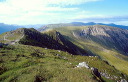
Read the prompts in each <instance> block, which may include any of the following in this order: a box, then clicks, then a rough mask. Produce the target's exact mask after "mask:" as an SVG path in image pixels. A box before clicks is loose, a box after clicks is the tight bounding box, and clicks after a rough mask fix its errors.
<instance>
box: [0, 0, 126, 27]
mask: <svg viewBox="0 0 128 82" xmlns="http://www.w3.org/2000/svg"><path fill="white" fill-rule="evenodd" d="M127 4H128V0H0V23H6V24H18V25H26V24H27V25H28V24H50V23H68V22H101V23H115V24H121V25H128V5H127Z"/></svg>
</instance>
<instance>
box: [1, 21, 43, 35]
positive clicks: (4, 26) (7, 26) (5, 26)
mask: <svg viewBox="0 0 128 82" xmlns="http://www.w3.org/2000/svg"><path fill="white" fill-rule="evenodd" d="M42 26H43V25H42V24H35V25H10V24H4V23H0V34H1V33H4V32H8V31H12V30H16V29H18V28H23V27H24V28H35V29H37V28H40V27H42Z"/></svg>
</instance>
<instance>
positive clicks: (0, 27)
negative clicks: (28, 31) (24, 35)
mask: <svg viewBox="0 0 128 82" xmlns="http://www.w3.org/2000/svg"><path fill="white" fill-rule="evenodd" d="M17 28H20V26H18V25H9V24H4V23H0V34H1V33H4V32H7V31H11V30H16V29H17Z"/></svg>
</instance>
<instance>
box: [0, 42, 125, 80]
mask: <svg viewBox="0 0 128 82" xmlns="http://www.w3.org/2000/svg"><path fill="white" fill-rule="evenodd" d="M0 62H1V63H0V69H1V70H0V81H1V82H10V81H14V82H15V81H16V82H38V81H50V82H69V81H71V82H97V80H96V78H94V75H93V74H92V72H91V69H87V68H85V67H82V68H77V66H76V65H78V64H79V63H81V62H87V64H88V65H89V67H90V68H91V67H95V68H98V70H99V72H102V73H105V75H106V77H108V76H109V77H111V78H106V77H104V76H102V79H103V80H104V81H106V82H110V81H112V82H114V81H119V80H120V79H122V78H125V79H127V77H126V76H124V75H123V74H122V73H121V72H119V71H118V70H116V69H115V68H114V67H113V66H111V65H109V64H108V63H107V62H106V61H102V60H100V59H99V58H98V57H88V56H76V55H71V54H69V53H67V52H63V51H58V50H51V49H45V48H41V47H35V46H30V45H19V44H17V45H11V46H4V47H3V48H1V50H0Z"/></svg>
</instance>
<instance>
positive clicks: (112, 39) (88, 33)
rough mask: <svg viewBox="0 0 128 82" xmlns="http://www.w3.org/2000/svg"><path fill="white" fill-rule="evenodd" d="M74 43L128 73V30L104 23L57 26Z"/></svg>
mask: <svg viewBox="0 0 128 82" xmlns="http://www.w3.org/2000/svg"><path fill="white" fill-rule="evenodd" d="M55 29H56V30H57V31H60V32H61V33H62V34H64V35H66V36H68V37H67V39H68V40H70V41H72V42H73V43H74V44H76V45H78V46H79V47H81V48H83V49H85V50H86V51H87V52H91V53H93V54H95V55H98V56H100V57H101V59H105V60H107V61H108V62H109V63H110V64H111V65H114V66H115V67H116V68H117V69H118V70H120V71H123V72H124V73H127V74H128V66H127V64H128V56H127V49H128V42H127V40H128V37H127V36H128V35H127V34H128V31H127V30H123V29H120V28H115V27H109V26H104V25H94V26H81V27H80V26H75V27H74V26H73V27H62V28H55Z"/></svg>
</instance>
